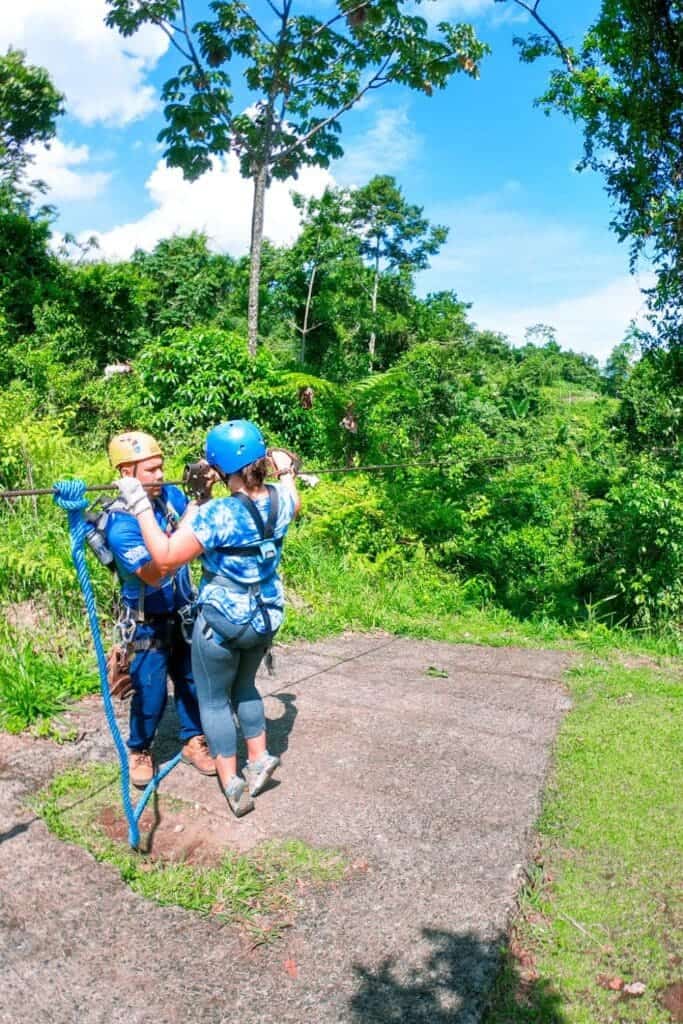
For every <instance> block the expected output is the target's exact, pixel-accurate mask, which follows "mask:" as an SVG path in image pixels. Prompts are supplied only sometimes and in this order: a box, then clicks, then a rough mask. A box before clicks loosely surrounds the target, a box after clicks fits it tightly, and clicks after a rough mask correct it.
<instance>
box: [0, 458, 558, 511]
mask: <svg viewBox="0 0 683 1024" xmlns="http://www.w3.org/2000/svg"><path fill="white" fill-rule="evenodd" d="M546 454H547V453H546ZM526 458H528V455H503V454H501V455H491V456H488V457H487V458H485V459H476V460H475V461H473V462H470V463H469V464H467V466H466V468H468V469H469V468H471V467H472V466H479V465H485V464H486V463H488V462H499V461H502V462H519V461H520V460H522V459H526ZM464 462H465V459H464V457H463V456H452V457H450V458H443V459H430V460H428V461H415V462H413V461H410V462H406V461H403V462H381V463H376V464H369V465H364V466H323V467H321V468H320V469H318V468H317V467H315V466H314V467H312V468H311V469H308V468H307V467H302V468H301V469H300V470H299V472H298V473H297V476H300V477H307V476H323V475H325V476H330V475H332V474H334V473H381V472H385V471H386V470H391V469H403V470H409V469H413V468H428V467H433V466H453V465H457V464H458V463H464ZM184 484H185V481H184V480H163V481H162V482H161V483H160V484H142V487H144V488H145V490H150V489H153V488H155V487H162V486H163V487H183V486H184ZM85 490H86V491H115V490H117V486H116V484H86V485H85ZM56 493H57V491H56V488H55V485H53V486H52V487H24V488H17V489H14V490H9V491H0V498H5V499H7V500H9V499H11V498H32V497H45V496H48V495H49V496H50V497H54V496H55V494H56Z"/></svg>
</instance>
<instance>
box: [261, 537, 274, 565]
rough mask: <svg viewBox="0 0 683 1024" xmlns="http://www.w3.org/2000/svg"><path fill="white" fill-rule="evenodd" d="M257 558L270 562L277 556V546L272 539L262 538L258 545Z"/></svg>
mask: <svg viewBox="0 0 683 1024" xmlns="http://www.w3.org/2000/svg"><path fill="white" fill-rule="evenodd" d="M258 549H259V558H260V559H261V561H262V562H270V561H272V559H273V558H275V557H276V556H277V547H276V546H275V543H274V542H273V541H272V540H264V541H262V543H261V544H259V546H258Z"/></svg>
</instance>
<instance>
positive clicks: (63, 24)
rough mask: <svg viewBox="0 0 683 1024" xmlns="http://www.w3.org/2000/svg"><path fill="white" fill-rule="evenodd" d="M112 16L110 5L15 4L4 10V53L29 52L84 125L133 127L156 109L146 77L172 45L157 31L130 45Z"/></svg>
mask: <svg viewBox="0 0 683 1024" xmlns="http://www.w3.org/2000/svg"><path fill="white" fill-rule="evenodd" d="M106 11H107V7H106V4H105V0H59V2H57V0H14V2H10V3H7V4H5V5H3V11H2V18H0V50H5V49H7V47H8V46H14V47H15V48H19V49H22V50H26V52H27V54H28V59H29V60H30V61H31V62H32V63H34V64H40V65H42V66H43V67H46V68H47V69H48V71H49V72H50V75H51V76H52V79H53V81H54V82H55V85H56V86H57V88H58V89H60V90H61V91H62V92H64V94H65V95H66V102H67V109H68V112H69V113H70V114H72V115H73V116H74V117H76V118H78V119H79V120H80V121H83V122H84V123H86V124H93V123H94V122H96V121H109V122H112V123H115V124H127V123H128V122H129V121H133V120H135V119H136V118H139V117H143V116H144V115H146V114H148V113H149V112H150V111H151V110H153V109H154V107H155V106H156V104H157V99H156V94H155V91H154V90H153V89H152V87H151V86H149V85H148V84H146V83H145V76H146V74H147V73H148V72H149V71H150V70H151V69H152V68H153V67H154V66H155V65H156V63H157V62H158V60H159V58H160V57H161V56H162V55H163V54H164V53H165V52H166V50H167V49H168V46H169V42H168V39H167V38H166V36H165V35H164V34H163V33H162V32H161V30H160V29H158V28H155V27H154V26H146V27H145V28H143V29H142V30H141V31H140V32H138V33H137V34H136V35H135V36H133V37H132V38H130V39H124V38H123V37H122V36H120V35H119V34H118V32H115V31H114V30H113V29H109V28H107V27H106V25H105V24H104V16H105V14H106Z"/></svg>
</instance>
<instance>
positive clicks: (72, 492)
mask: <svg viewBox="0 0 683 1024" xmlns="http://www.w3.org/2000/svg"><path fill="white" fill-rule="evenodd" d="M85 489H86V487H85V483H84V482H83V481H82V480H58V481H57V483H56V484H54V487H53V490H54V492H55V495H54V500H55V502H56V503H57V505H59V507H60V508H63V509H64V511H65V512H66V513H67V515H68V518H69V533H70V536H71V557H72V559H73V563H74V565H75V567H76V575H77V576H78V582H79V584H80V587H81V591H82V593H83V598H84V600H85V607H86V609H87V612H88V621H89V623H90V632H91V633H92V638H93V642H94V644H95V653H96V654H97V667H98V669H99V674H100V690H101V691H102V700H103V702H104V711H105V714H106V716H107V722H108V724H109V728H110V730H111V734H112V736H113V738H114V743H115V745H116V749H117V751H118V755H119V762H120V765H121V799H122V802H123V809H124V811H125V812H126V818H127V820H128V842H129V844H130V845H131V846H132V848H133V849H134V850H137V849H138V847H139V845H140V829H139V826H138V822H139V820H140V816H141V815H142V812H143V811H144V809H145V806H146V804H147V801H148V800H149V798H150V796H151V795H152V793H153V792H154V790H155V789H156V788H157V787H158V785H159V783H160V782H161V780H162V779H164V778H165V777H166V776H167V775H168V773H169V772H170V771H171V769H173V768H175V766H176V765H177V764H178V762H179V761H180V757H181V755H180V753H178V754H176V755H175V757H173V758H172V759H171V760H170V761H167V762H166V764H165V765H163V766H162V767H161V768H160V769H159V771H158V772H157V773H156V775H155V776H154V778H153V779H152V781H151V782H150V783H149V785H148V786H147V788H146V789H145V791H144V792H143V794H142V796H141V797H140V799H139V800H138V803H137V806H133V803H132V801H131V799H130V775H129V772H128V751H127V750H126V747H125V744H124V742H123V739H122V737H121V732H120V730H119V727H118V723H117V721H116V715H115V714H114V705H113V704H112V699H111V694H110V693H109V682H108V677H107V659H106V656H105V653H104V646H103V644H102V634H101V632H100V623H99V620H98V618H97V607H96V605H95V593H94V591H93V587H92V582H91V580H90V573H89V572H88V563H87V561H86V558H85V537H86V528H85V518H84V516H83V510H84V509H86V508H87V507H88V501H87V499H86V497H85Z"/></svg>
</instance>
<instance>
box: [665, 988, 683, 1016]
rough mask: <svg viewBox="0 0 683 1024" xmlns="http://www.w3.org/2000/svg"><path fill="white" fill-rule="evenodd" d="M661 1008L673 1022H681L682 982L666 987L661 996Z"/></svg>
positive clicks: (682, 1008)
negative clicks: (669, 1015) (667, 1012)
mask: <svg viewBox="0 0 683 1024" xmlns="http://www.w3.org/2000/svg"><path fill="white" fill-rule="evenodd" d="M662 1006H663V1007H664V1009H665V1010H668V1011H669V1013H670V1014H671V1017H672V1019H673V1020H674V1021H676V1022H677V1024H678V1022H679V1021H683V981H677V982H674V984H673V985H668V986H667V988H665V989H664V992H663V994H662Z"/></svg>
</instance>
